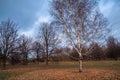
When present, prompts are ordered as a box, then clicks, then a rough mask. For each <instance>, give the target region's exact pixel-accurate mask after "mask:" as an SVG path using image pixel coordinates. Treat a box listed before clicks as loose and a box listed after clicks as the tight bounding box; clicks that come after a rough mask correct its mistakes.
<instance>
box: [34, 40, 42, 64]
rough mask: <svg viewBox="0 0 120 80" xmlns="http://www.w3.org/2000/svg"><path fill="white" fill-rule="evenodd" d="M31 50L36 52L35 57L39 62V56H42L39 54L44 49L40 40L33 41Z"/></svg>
mask: <svg viewBox="0 0 120 80" xmlns="http://www.w3.org/2000/svg"><path fill="white" fill-rule="evenodd" d="M32 47H33V48H32V49H33V51H34V52H35V53H36V58H37V61H38V62H39V61H40V58H41V57H42V56H41V54H43V53H44V51H43V50H44V49H43V46H42V45H41V43H40V41H35V42H34V43H33V46H32Z"/></svg>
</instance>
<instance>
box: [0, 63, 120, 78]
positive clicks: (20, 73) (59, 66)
mask: <svg viewBox="0 0 120 80" xmlns="http://www.w3.org/2000/svg"><path fill="white" fill-rule="evenodd" d="M83 67H84V71H83V72H82V73H79V72H78V62H59V63H50V64H49V65H48V66H46V65H45V63H39V64H29V65H27V66H24V65H15V66H8V68H7V69H6V70H0V80H120V61H85V62H83Z"/></svg>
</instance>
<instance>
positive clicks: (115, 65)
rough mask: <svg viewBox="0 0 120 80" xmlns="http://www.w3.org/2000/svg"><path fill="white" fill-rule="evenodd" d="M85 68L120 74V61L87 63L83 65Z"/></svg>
mask: <svg viewBox="0 0 120 80" xmlns="http://www.w3.org/2000/svg"><path fill="white" fill-rule="evenodd" d="M83 66H84V67H85V68H101V69H110V70H111V69H112V70H116V71H119V72H120V61H87V62H84V63H83Z"/></svg>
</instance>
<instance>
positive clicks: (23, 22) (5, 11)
mask: <svg viewBox="0 0 120 80" xmlns="http://www.w3.org/2000/svg"><path fill="white" fill-rule="evenodd" d="M49 2H50V0H0V21H4V20H6V19H8V18H10V19H12V20H13V21H14V22H16V23H18V26H19V27H20V34H25V35H28V36H33V35H35V32H36V30H37V29H38V26H39V24H40V23H41V22H50V19H51V16H50V14H49V6H50V4H49ZM99 7H100V10H101V12H102V13H103V14H104V16H105V17H107V18H108V20H109V23H110V25H111V28H112V33H111V34H112V35H115V37H117V38H118V37H119V38H120V36H119V34H120V0H101V1H100V3H99Z"/></svg>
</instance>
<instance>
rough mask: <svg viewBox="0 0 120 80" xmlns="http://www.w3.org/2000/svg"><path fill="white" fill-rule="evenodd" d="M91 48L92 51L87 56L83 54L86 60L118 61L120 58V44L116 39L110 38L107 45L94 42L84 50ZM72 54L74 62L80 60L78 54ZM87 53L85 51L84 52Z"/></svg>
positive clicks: (74, 52)
mask: <svg viewBox="0 0 120 80" xmlns="http://www.w3.org/2000/svg"><path fill="white" fill-rule="evenodd" d="M91 47H93V48H92V49H91V51H90V52H89V53H87V54H83V58H84V60H108V59H112V60H118V59H119V58H120V42H119V41H118V40H117V39H115V38H114V37H112V36H110V37H108V39H107V41H106V44H104V45H102V46H101V45H100V44H98V43H95V42H93V43H92V44H90V46H89V47H84V50H88V49H90V48H91ZM72 51H73V52H72V53H71V54H70V55H71V56H73V57H71V59H72V60H78V54H77V52H76V51H75V50H72ZM83 52H85V51H83Z"/></svg>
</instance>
